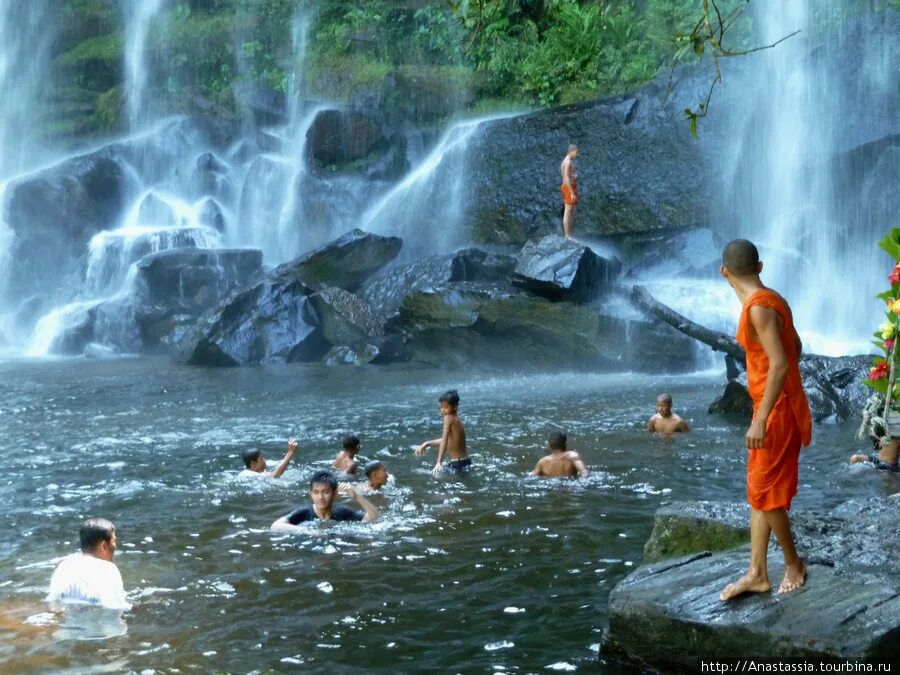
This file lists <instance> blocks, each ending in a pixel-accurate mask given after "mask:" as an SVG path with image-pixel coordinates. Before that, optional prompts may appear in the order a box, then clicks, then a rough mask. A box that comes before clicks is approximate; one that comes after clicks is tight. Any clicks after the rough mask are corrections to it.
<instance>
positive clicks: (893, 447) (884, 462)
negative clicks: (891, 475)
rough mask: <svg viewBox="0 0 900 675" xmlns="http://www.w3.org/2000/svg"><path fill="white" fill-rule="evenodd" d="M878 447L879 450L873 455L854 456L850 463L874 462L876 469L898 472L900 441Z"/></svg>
mask: <svg viewBox="0 0 900 675" xmlns="http://www.w3.org/2000/svg"><path fill="white" fill-rule="evenodd" d="M876 443H877V441H876ZM876 447H877V448H878V449H877V450H876V451H875V452H873V453H872V454H871V455H852V456H851V457H850V463H851V464H858V463H860V462H872V465H873V466H874V467H875V468H876V469H879V470H881V471H894V472H896V471H897V470H898V468H900V466H898V462H897V460H898V456H900V441H898V440H895V439H891V440H890V441H888V442H887V443H885V444H884V445H880V444H879V445H877V446H876Z"/></svg>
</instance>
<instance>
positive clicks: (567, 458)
mask: <svg viewBox="0 0 900 675" xmlns="http://www.w3.org/2000/svg"><path fill="white" fill-rule="evenodd" d="M566 440H567V439H566V435H565V433H563V432H562V431H554V432H552V433H551V434H550V438H549V439H547V447H548V448H550V454H549V455H546V456H544V457H541V458H540V459H539V460H538V463H537V464H535V465H534V471H532V472H531V475H533V476H545V477H547V478H575V477H576V476H577V477H578V478H585V477H587V475H588V470H587V467H586V466H585V465H584V461H583V460H582V459H581V455H579V454H578V453H577V452H575V451H574V450H566Z"/></svg>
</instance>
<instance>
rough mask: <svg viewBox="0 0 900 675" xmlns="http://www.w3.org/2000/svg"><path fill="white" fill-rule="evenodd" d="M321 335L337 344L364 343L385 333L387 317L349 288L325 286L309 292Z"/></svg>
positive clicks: (357, 344)
mask: <svg viewBox="0 0 900 675" xmlns="http://www.w3.org/2000/svg"><path fill="white" fill-rule="evenodd" d="M310 300H311V301H312V305H313V307H314V308H315V310H316V313H317V314H318V316H319V321H320V325H321V328H322V337H323V338H324V339H325V340H326V341H327V342H329V343H330V344H332V345H335V346H348V347H352V346H358V347H359V346H361V345H365V343H366V342H367V340H370V339H371V338H378V337H381V336H383V335H384V321H385V320H384V317H383V316H380V315H379V314H378V313H377V312H376V311H375V310H374V309H373V308H372V306H371V305H370V304H369V303H368V302H366V301H365V300H363V299H362V298H360V297H359V296H358V295H354V294H353V293H350V292H349V291H345V290H343V289H341V288H334V287H325V288H322V289H321V290H320V291H318V292H317V293H314V294H313V295H311V296H310Z"/></svg>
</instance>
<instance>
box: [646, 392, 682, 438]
mask: <svg viewBox="0 0 900 675" xmlns="http://www.w3.org/2000/svg"><path fill="white" fill-rule="evenodd" d="M690 430H691V428H690V427H689V426H688V423H687V422H685V421H684V420H683V419H681V417H679V416H678V415H676V414H675V413H673V412H672V397H671V396H670V395H669V394H660V395H659V396H657V397H656V414H655V415H654V416H653V417H651V418H650V421H649V422H648V423H647V431H657V432H659V433H662V434H674V433H677V432H681V431H690Z"/></svg>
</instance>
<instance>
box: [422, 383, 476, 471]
mask: <svg viewBox="0 0 900 675" xmlns="http://www.w3.org/2000/svg"><path fill="white" fill-rule="evenodd" d="M438 404H439V405H440V408H441V415H443V416H444V430H443V432H442V433H441V437H440V438H436V439H434V440H433V441H425V442H424V443H422V445H420V446H419V447H418V448H417V449H416V456H417V457H422V456H423V455H424V454H425V451H426V450H427V449H428V448H433V447H437V449H438V455H437V462H435V465H434V469H432V470H431V473H432V474H434V475H435V476H437V475H440V473H441V472H442V471H443V463H444V455H445V454H447V453H449V455H450V462H449V463H448V464H447V468H448V469H449V470H450V471H452V472H453V473H462V472H463V471H465V470H466V469H468V468H469V467H470V466H472V460H471V459H470V458H469V453H468V452H467V451H466V429H465V427H464V426H463V423H462V420H461V419H459V415H457V414H456V411H457V409H458V408H459V394H458V393H456V389H450V390H449V391H446V392H444V393H443V394H441V396H440V398H438Z"/></svg>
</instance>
